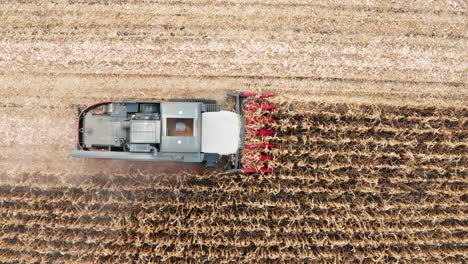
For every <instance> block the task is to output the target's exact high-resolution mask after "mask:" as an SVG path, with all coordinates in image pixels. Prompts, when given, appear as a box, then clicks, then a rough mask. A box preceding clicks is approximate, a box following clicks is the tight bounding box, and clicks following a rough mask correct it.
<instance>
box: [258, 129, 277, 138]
mask: <svg viewBox="0 0 468 264" xmlns="http://www.w3.org/2000/svg"><path fill="white" fill-rule="evenodd" d="M275 133H276V132H275V131H274V130H271V129H264V128H261V129H259V130H257V135H258V136H262V137H263V136H272V135H274V134H275Z"/></svg>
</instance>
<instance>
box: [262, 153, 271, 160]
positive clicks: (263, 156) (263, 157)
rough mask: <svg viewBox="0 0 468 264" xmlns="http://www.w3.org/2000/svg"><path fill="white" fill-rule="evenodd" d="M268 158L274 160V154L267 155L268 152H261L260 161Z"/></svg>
mask: <svg viewBox="0 0 468 264" xmlns="http://www.w3.org/2000/svg"><path fill="white" fill-rule="evenodd" d="M267 160H273V157H272V156H269V155H266V154H263V153H261V154H260V161H267Z"/></svg>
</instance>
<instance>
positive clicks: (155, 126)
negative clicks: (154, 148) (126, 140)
mask: <svg viewBox="0 0 468 264" xmlns="http://www.w3.org/2000/svg"><path fill="white" fill-rule="evenodd" d="M160 141H161V121H159V120H131V121H130V143H132V144H155V143H160Z"/></svg>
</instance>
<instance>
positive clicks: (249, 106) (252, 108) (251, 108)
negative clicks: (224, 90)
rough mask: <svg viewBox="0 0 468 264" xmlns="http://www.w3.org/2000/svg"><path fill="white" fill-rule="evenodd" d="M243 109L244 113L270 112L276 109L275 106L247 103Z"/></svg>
mask: <svg viewBox="0 0 468 264" xmlns="http://www.w3.org/2000/svg"><path fill="white" fill-rule="evenodd" d="M244 109H245V110H246V111H250V112H255V111H257V110H258V109H260V110H262V111H271V110H274V109H276V105H270V104H259V103H253V102H247V103H245V104H244Z"/></svg>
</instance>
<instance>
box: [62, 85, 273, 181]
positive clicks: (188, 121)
mask: <svg viewBox="0 0 468 264" xmlns="http://www.w3.org/2000/svg"><path fill="white" fill-rule="evenodd" d="M273 96H275V95H274V94H258V93H252V92H244V93H228V99H229V100H234V101H235V112H234V111H223V108H222V106H221V105H219V104H218V103H217V102H216V101H215V100H206V99H172V100H168V101H160V102H144V101H142V102H139V101H131V102H130V101H128V102H111V101H105V102H100V103H96V104H93V105H91V106H88V107H86V108H84V109H81V108H80V107H77V108H78V122H77V123H78V127H77V134H78V135H77V136H78V140H77V149H76V150H74V151H73V152H72V153H71V155H72V156H73V157H78V158H101V159H118V160H138V161H159V162H190V163H203V164H205V165H206V166H207V167H217V168H222V169H223V170H225V171H226V172H240V173H269V172H272V168H270V167H269V166H268V162H269V161H270V160H272V157H271V156H269V155H267V154H266V153H265V152H266V150H267V149H271V148H274V145H273V144H271V143H269V142H268V138H269V136H272V135H274V134H275V133H276V132H275V131H274V130H271V129H268V128H267V126H268V125H269V124H271V123H273V122H275V120H274V119H273V118H272V117H271V111H272V110H274V109H276V106H275V105H272V104H271V103H270V102H269V101H268V98H270V97H273Z"/></svg>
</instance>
